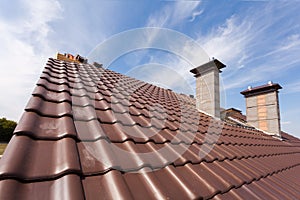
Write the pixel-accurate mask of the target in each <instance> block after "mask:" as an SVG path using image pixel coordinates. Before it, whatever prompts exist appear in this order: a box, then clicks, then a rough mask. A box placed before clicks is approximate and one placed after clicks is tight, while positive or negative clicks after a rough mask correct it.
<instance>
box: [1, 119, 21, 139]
mask: <svg viewBox="0 0 300 200" xmlns="http://www.w3.org/2000/svg"><path fill="white" fill-rule="evenodd" d="M16 126H17V123H16V122H15V121H12V120H7V119H6V118H0V141H1V142H9V140H10V138H11V137H12V136H13V132H14V130H15V128H16Z"/></svg>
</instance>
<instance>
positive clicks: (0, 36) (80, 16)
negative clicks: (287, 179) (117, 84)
mask: <svg viewBox="0 0 300 200" xmlns="http://www.w3.org/2000/svg"><path fill="white" fill-rule="evenodd" d="M299 9H300V4H299V1H280V0H279V1H230V3H229V2H228V1H225V0H224V1H222V0H218V1H216V0H211V1H208V0H205V1H138V0H129V1H121V0H120V1H118V0H113V1H109V0H105V1H100V0H94V1H93V0H90V1H87V0H77V1H71V0H65V1H59V0H42V1H39V0H36V1H29V0H20V1H19V0H1V1H0V44H1V48H0V67H1V73H0V94H1V98H0V117H1V116H3V117H6V118H8V119H12V120H16V121H18V119H19V118H20V116H21V114H22V112H23V110H24V107H25V106H26V104H27V102H28V99H29V98H30V95H31V93H32V91H33V89H34V87H35V83H36V82H37V80H38V78H39V76H40V74H41V72H42V70H43V67H44V66H45V63H46V61H47V59H48V58H49V57H54V56H55V54H56V53H57V52H61V53H65V52H67V53H72V54H80V55H82V56H85V57H87V58H89V60H90V61H97V62H99V63H104V64H105V65H104V67H109V68H110V69H112V70H114V71H117V72H120V73H123V74H127V75H129V76H132V77H135V78H139V79H142V80H145V81H147V82H151V83H154V84H156V85H160V86H162V87H166V88H170V89H172V90H174V91H176V92H178V93H185V94H193V93H194V91H195V79H194V77H193V76H192V74H191V73H189V70H190V69H191V68H192V67H193V66H195V65H197V64H198V65H200V64H203V63H201V61H203V59H204V60H205V59H210V58H212V57H214V58H217V59H218V60H220V61H221V62H223V63H224V64H226V68H225V69H224V70H223V72H222V73H221V87H222V102H221V104H222V106H223V107H226V108H231V107H235V108H238V109H240V110H242V111H243V113H245V99H244V97H243V96H242V95H241V94H240V92H241V91H242V90H244V89H246V88H247V87H248V86H249V85H251V86H258V85H262V84H266V83H267V82H268V81H270V80H271V81H273V82H274V83H279V84H280V85H281V86H282V87H283V89H282V90H280V93H279V101H280V114H281V125H282V130H284V131H286V132H289V133H290V134H292V135H295V136H297V137H300V125H299V122H298V119H299V118H298V116H299V113H300V106H299V100H300V79H299V78H300V22H299V19H300V12H299ZM149 27H150V28H149ZM145 29H146V31H148V32H147V35H146V37H145V38H144V39H145V41H142V40H141V39H143V37H141V36H140V35H137V34H139V33H138V32H139V31H140V30H145ZM149 29H150V30H151V31H149ZM153 30H154V31H153ZM166 32H167V34H166V35H167V36H168V37H165V38H159V37H160V36H161V35H162V34H164V33H166ZM128 33H129V34H130V35H131V36H130V37H127V36H126V34H128ZM124 34H125V36H126V37H123V38H122V36H124ZM172 34H173V35H172ZM171 35H172V36H171ZM169 36H170V37H169ZM115 38H117V42H116V41H115V40H113V39H115ZM124 38H125V39H124ZM135 38H136V40H134V39H135ZM178 38H182V39H183V40H184V42H183V43H181V42H180V41H179V39H178ZM130 39H131V40H130ZM132 39H133V40H132ZM138 39H139V40H141V42H140V43H138V45H137V46H134V45H136V44H135V43H134V41H138ZM107 41H108V42H107ZM166 41H167V42H166ZM113 42H115V43H113ZM166 43H167V44H168V45H169V47H170V46H172V49H171V50H170V49H167V50H166V49H165V48H162V47H163V46H164V45H165V44H166ZM195 43H196V44H197V45H199V46H200V47H201V49H200V50H199V48H198V47H197V48H196V49H195V47H194V46H193V45H194V44H195ZM102 44H109V46H110V49H109V50H106V49H103V45H102ZM111 44H114V45H111ZM101 45H102V52H101V51H97V48H98V47H99V46H100V47H101ZM107 46H108V45H107ZM139 46H140V47H141V48H139ZM129 47H130V48H129ZM126 48H129V49H128V51H126V52H125V53H124V52H121V50H122V49H126ZM117 50H118V51H117ZM119 50H120V51H119ZM103 52H107V53H104V54H103ZM191 52H192V53H191ZM203 52H204V53H203ZM109 53H113V54H116V55H117V57H116V59H114V60H112V61H111V62H110V63H105V59H107V57H105V56H108V54H109ZM188 53H191V54H192V55H191V56H194V57H193V58H192V59H194V58H195V55H196V61H197V59H198V58H199V57H201V56H202V57H201V58H203V59H202V60H201V61H199V63H193V61H195V60H193V61H191V60H190V59H186V58H187V57H184V56H181V55H183V54H184V55H188ZM204 54H205V55H204ZM198 55H199V57H198ZM200 55H201V56H200ZM189 58H191V57H189Z"/></svg>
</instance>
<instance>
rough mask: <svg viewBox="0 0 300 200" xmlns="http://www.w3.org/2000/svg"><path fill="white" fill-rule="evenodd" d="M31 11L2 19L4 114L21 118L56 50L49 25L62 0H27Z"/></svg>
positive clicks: (0, 55) (1, 107)
mask: <svg viewBox="0 0 300 200" xmlns="http://www.w3.org/2000/svg"><path fill="white" fill-rule="evenodd" d="M23 6H24V10H26V11H28V12H26V13H24V15H23V16H20V18H17V19H15V20H7V19H5V18H1V19H0V32H1V37H0V43H1V49H0V66H1V73H0V81H1V82H0V83H1V84H0V93H1V99H0V110H1V113H0V115H1V116H5V117H8V118H10V119H14V120H17V119H18V118H19V117H20V114H21V113H22V112H23V108H24V107H25V104H26V102H27V100H28V98H29V97H30V93H31V91H32V89H33V87H34V85H35V82H36V80H37V79H38V76H39V75H40V71H41V70H42V66H44V64H45V61H46V59H47V57H48V56H49V55H52V54H53V53H54V52H55V51H54V50H53V49H52V48H51V45H50V44H49V41H48V39H47V36H48V33H49V32H50V31H52V30H51V28H50V26H49V25H48V23H49V22H51V21H52V20H55V19H57V16H59V14H60V12H61V7H60V6H59V3H58V1H50V0H49V1H34V2H33V1H26V2H24V5H23Z"/></svg>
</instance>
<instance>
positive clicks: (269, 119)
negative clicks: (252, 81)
mask: <svg viewBox="0 0 300 200" xmlns="http://www.w3.org/2000/svg"><path fill="white" fill-rule="evenodd" d="M279 89H282V87H281V86H280V85H279V84H277V83H272V82H271V81H269V83H268V84H266V85H262V86H258V87H254V88H252V87H251V86H249V87H248V89H247V90H244V91H242V92H241V94H242V95H244V96H245V98H246V112H247V122H248V124H250V125H252V126H254V127H256V128H258V129H261V130H263V131H265V132H268V133H270V134H274V135H276V136H278V137H281V128H280V112H279V101H278V92H279V91H278V90H279Z"/></svg>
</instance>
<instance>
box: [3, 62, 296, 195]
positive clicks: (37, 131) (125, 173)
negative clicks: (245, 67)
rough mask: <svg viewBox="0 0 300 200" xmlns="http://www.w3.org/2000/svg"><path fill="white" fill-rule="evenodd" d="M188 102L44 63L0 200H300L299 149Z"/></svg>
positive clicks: (90, 70) (109, 76)
mask: <svg viewBox="0 0 300 200" xmlns="http://www.w3.org/2000/svg"><path fill="white" fill-rule="evenodd" d="M282 136H283V140H282V141H281V140H278V139H276V138H273V137H271V136H269V135H266V134H264V133H262V132H260V131H258V130H255V129H249V128H247V127H245V128H243V127H237V126H232V125H230V124H228V123H227V122H221V121H218V120H215V119H213V118H211V117H210V116H207V115H205V114H204V113H201V112H198V111H197V110H196V109H195V99H193V98H190V97H188V96H186V95H182V94H176V93H174V92H172V91H170V90H166V89H163V88H160V87H157V86H154V85H151V84H148V83H145V82H142V81H139V80H136V79H133V78H130V77H126V76H124V75H122V74H118V73H116V72H113V71H110V70H107V69H103V68H96V67H94V66H93V65H89V64H76V63H69V62H64V61H59V60H55V59H49V61H48V63H47V64H46V67H45V69H44V71H43V73H42V75H41V78H40V79H39V81H38V83H37V86H36V88H35V90H34V91H33V94H32V97H31V99H30V101H29V103H28V105H27V106H26V108H25V112H24V114H23V116H22V118H21V119H20V122H19V123H18V126H17V127H16V130H15V135H14V136H13V138H12V140H11V142H10V143H9V145H8V147H7V150H6V151H5V153H4V155H3V157H2V159H1V160H0V199H15V198H16V199H20V198H22V199H62V198H66V199H94V198H95V197H102V198H104V199H141V198H142V199H167V198H171V199H195V198H199V199H201V198H204V199H207V198H214V199H251V198H252V199H253V198H254V199H278V198H279V199H299V198H300V185H299V179H300V177H299V174H300V167H299V166H300V140H299V139H298V138H295V137H293V136H290V135H289V134H287V133H282Z"/></svg>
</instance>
